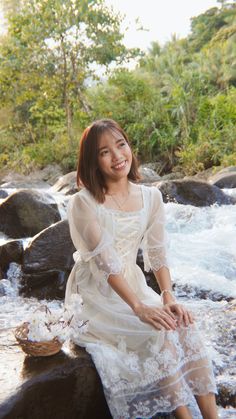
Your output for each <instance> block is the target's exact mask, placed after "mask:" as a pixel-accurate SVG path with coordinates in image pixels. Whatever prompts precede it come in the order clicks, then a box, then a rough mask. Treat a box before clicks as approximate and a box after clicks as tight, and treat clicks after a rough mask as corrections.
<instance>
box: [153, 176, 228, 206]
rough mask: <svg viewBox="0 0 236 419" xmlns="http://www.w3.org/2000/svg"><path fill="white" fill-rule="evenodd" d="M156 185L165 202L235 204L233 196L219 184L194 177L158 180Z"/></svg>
mask: <svg viewBox="0 0 236 419" xmlns="http://www.w3.org/2000/svg"><path fill="white" fill-rule="evenodd" d="M156 186H157V187H158V188H159V189H160V191H161V192H162V194H163V200H164V202H177V203H179V204H184V205H194V206H196V207H204V206H209V205H213V204H219V205H229V204H235V203H236V200H235V198H233V197H230V196H228V195H226V194H225V193H224V192H222V191H221V190H220V188H218V187H217V186H214V185H210V184H208V183H207V182H203V181H196V180H193V179H182V180H173V181H168V180H166V181H161V182H157V183H156Z"/></svg>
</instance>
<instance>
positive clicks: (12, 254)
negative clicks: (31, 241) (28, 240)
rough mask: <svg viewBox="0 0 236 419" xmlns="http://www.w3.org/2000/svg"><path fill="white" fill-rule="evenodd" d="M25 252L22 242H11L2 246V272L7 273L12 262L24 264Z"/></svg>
mask: <svg viewBox="0 0 236 419" xmlns="http://www.w3.org/2000/svg"><path fill="white" fill-rule="evenodd" d="M23 252H24V248H23V242H22V240H11V241H9V242H7V243H6V244H4V245H2V246H0V268H1V270H2V272H4V273H6V271H7V269H8V267H9V264H10V263H11V262H16V263H18V264H22V261H23Z"/></svg>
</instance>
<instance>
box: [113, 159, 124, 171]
mask: <svg viewBox="0 0 236 419" xmlns="http://www.w3.org/2000/svg"><path fill="white" fill-rule="evenodd" d="M126 164H127V160H124V161H122V162H121V163H118V164H116V165H114V166H112V169H115V170H122V169H123V168H124V167H125V166H126Z"/></svg>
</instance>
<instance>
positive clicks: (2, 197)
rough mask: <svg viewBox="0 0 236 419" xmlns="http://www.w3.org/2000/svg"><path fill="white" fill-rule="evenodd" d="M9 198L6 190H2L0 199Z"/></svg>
mask: <svg viewBox="0 0 236 419" xmlns="http://www.w3.org/2000/svg"><path fill="white" fill-rule="evenodd" d="M7 196H8V193H7V191H5V190H4V189H0V199H4V198H6V197H7Z"/></svg>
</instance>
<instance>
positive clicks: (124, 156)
mask: <svg viewBox="0 0 236 419" xmlns="http://www.w3.org/2000/svg"><path fill="white" fill-rule="evenodd" d="M131 164H132V152H131V149H130V147H129V144H128V143H127V142H126V140H125V138H124V137H123V135H122V134H121V133H120V132H119V131H117V130H108V131H105V132H104V133H103V135H102V136H101V138H100V139H99V142H98V167H99V169H100V171H101V172H102V174H103V176H104V178H105V180H119V179H121V178H122V177H127V176H128V174H129V171H130V168H131Z"/></svg>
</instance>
